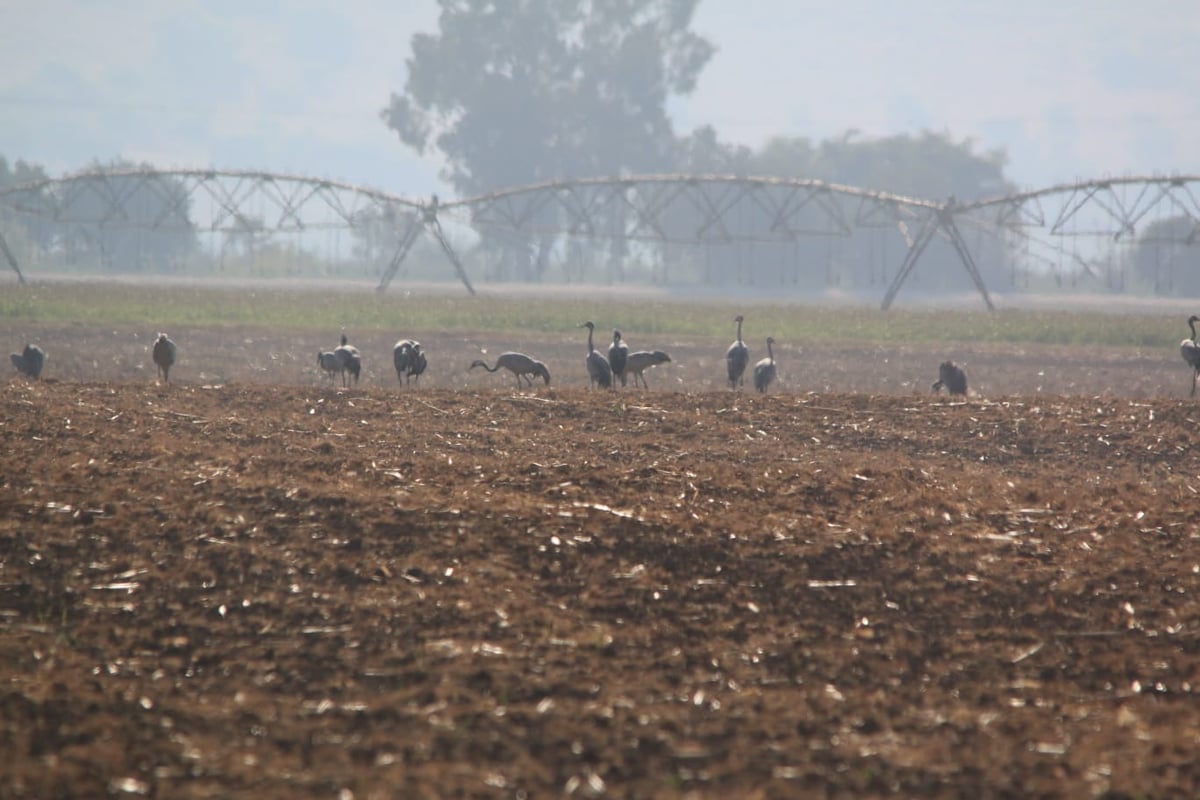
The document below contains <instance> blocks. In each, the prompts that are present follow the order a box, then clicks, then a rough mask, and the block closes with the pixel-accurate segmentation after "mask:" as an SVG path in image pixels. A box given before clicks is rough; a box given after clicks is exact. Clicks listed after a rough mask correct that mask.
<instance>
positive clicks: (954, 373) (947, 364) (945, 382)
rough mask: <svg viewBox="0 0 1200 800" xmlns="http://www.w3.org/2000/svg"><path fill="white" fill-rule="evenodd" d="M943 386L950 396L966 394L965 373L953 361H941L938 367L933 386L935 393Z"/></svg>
mask: <svg viewBox="0 0 1200 800" xmlns="http://www.w3.org/2000/svg"><path fill="white" fill-rule="evenodd" d="M943 386H945V387H946V391H947V392H949V393H950V394H962V395H965V394H966V393H967V373H966V372H964V371H963V368H962V367H960V366H958V365H957V364H955V363H954V362H953V361H943V362H942V363H941V365H940V366H939V367H938V379H937V380H936V381H935V382H934V384H933V391H934V392H935V393H936V392H937V391H938V390H940V389H941V388H942V387H943Z"/></svg>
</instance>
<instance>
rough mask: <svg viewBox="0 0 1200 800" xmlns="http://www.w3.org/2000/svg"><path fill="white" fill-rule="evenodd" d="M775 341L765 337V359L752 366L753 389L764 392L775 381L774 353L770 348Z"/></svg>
mask: <svg viewBox="0 0 1200 800" xmlns="http://www.w3.org/2000/svg"><path fill="white" fill-rule="evenodd" d="M773 344H775V340H774V339H772V338H771V337H770V336H768V337H767V357H766V358H764V359H763V360H762V361H759V362H758V363H757V364H755V365H754V388H755V389H758V390H759V391H760V392H766V391H767V387H768V386H770V385H771V383H772V382H773V381H774V380H775V351H774V350H772V349H771V346H772V345H773Z"/></svg>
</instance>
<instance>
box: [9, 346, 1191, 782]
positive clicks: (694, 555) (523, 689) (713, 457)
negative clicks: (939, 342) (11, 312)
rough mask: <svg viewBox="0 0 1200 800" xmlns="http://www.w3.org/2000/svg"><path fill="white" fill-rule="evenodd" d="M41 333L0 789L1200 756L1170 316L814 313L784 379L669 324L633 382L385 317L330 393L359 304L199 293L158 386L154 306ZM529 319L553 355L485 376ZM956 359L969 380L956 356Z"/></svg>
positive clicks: (882, 775)
mask: <svg viewBox="0 0 1200 800" xmlns="http://www.w3.org/2000/svg"><path fill="white" fill-rule="evenodd" d="M39 333H40V336H39V338H38V341H40V342H41V343H42V344H43V346H45V347H46V348H47V350H48V352H49V353H50V360H49V362H48V364H47V368H46V377H47V380H43V381H40V382H36V383H34V382H29V381H26V380H23V379H19V378H16V377H13V378H11V379H9V380H6V382H5V383H4V384H2V385H0V754H3V755H2V757H0V796H4V797H18V798H23V797H38V798H49V797H99V796H109V795H115V796H147V797H158V798H191V797H255V798H261V799H263V800H265V799H266V798H302V797H339V798H350V797H354V798H373V797H378V798H392V797H437V796H458V797H521V796H529V797H548V796H561V795H571V796H578V797H591V796H629V797H685V796H688V797H691V796H694V797H794V796H809V797H834V796H836V797H875V796H903V797H984V798H986V797H1031V796H1037V797H1072V798H1074V797H1088V796H1093V797H1127V796H1128V797H1141V796H1155V797H1165V796H1174V797H1191V796H1195V792H1196V790H1197V787H1200V760H1198V759H1197V757H1196V754H1197V752H1198V750H1197V748H1198V746H1200V702H1198V699H1197V697H1196V696H1195V693H1196V692H1197V691H1198V690H1200V549H1198V541H1197V534H1198V532H1200V498H1198V497H1197V488H1195V487H1198V486H1200V478H1198V477H1197V476H1198V475H1200V461H1198V460H1197V458H1196V455H1195V450H1194V447H1193V445H1194V443H1195V440H1196V433H1195V431H1196V421H1195V420H1196V419H1197V414H1198V413H1200V410H1198V409H1197V408H1196V406H1195V405H1194V403H1193V402H1192V401H1191V400H1189V399H1187V398H1186V397H1185V396H1184V395H1186V391H1187V389H1188V388H1189V383H1188V381H1189V378H1188V373H1187V372H1186V368H1185V366H1184V365H1183V364H1182V361H1179V360H1178V359H1177V357H1175V358H1170V356H1172V355H1173V354H1170V353H1168V354H1161V357H1160V354H1151V355H1146V356H1143V355H1140V354H1130V353H1128V352H1126V351H1112V352H1094V351H1090V350H1088V351H1083V350H1078V351H1071V350H1066V349H1060V350H1054V351H1051V350H1041V351H1038V352H1029V351H1019V350H1008V351H1000V350H967V351H959V352H950V353H947V352H942V351H936V352H935V351H934V350H932V349H922V348H913V347H906V348H888V349H887V350H886V351H885V350H884V348H882V347H879V348H874V347H872V348H862V347H861V346H859V347H857V348H856V347H855V346H851V345H847V346H846V347H832V346H830V347H821V348H815V347H800V346H798V345H796V344H794V343H793V344H792V345H791V346H790V347H789V346H786V345H783V346H781V349H780V351H779V353H778V354H779V356H780V371H781V378H782V380H781V385H780V387H779V389H780V391H778V392H776V393H772V394H768V395H766V396H759V395H754V394H751V393H748V392H736V393H735V392H730V391H728V390H727V389H724V388H722V386H721V384H722V382H723V380H722V376H721V374H720V369H721V368H722V364H721V363H720V362H721V358H720V354H721V352H722V351H723V347H724V344H727V342H715V343H714V342H690V341H678V342H659V343H653V344H652V346H654V347H662V348H663V349H669V350H671V351H672V354H673V357H674V359H675V360H674V361H673V362H672V363H671V364H669V365H665V366H663V367H659V368H657V369H655V370H652V371H651V372H648V373H647V377H648V379H649V381H650V384H651V386H652V387H654V388H653V389H652V390H651V391H636V392H635V391H633V390H632V389H628V388H627V389H625V390H623V391H619V392H615V393H613V392H589V391H587V390H586V389H584V388H582V384H583V366H582V345H581V343H580V342H581V340H580V338H579V337H578V336H577V335H570V336H564V337H562V338H561V339H554V340H553V341H550V340H546V341H536V340H527V341H521V342H514V343H510V344H506V345H504V346H503V347H495V346H494V345H492V346H491V347H492V352H490V353H489V354H487V355H484V356H481V354H480V352H479V350H480V347H481V345H480V341H481V340H482V339H483V337H458V338H457V339H442V340H438V339H431V340H430V341H429V342H427V346H428V347H429V350H430V368H429V373H428V375H426V376H425V377H424V378H422V381H421V385H420V386H419V387H418V386H411V387H401V386H399V385H398V384H397V383H396V379H395V376H394V374H389V373H390V365H389V364H388V359H389V358H390V342H389V341H387V340H386V338H385V337H377V339H378V341H375V340H365V341H363V342H356V343H357V344H359V346H360V347H362V348H363V350H364V358H365V360H366V371H365V372H364V377H363V381H362V383H360V384H359V385H358V386H357V387H352V388H350V389H347V390H343V389H342V388H341V386H340V383H339V384H337V385H334V384H332V383H331V382H329V381H327V380H326V379H324V378H323V377H321V376H319V375H318V374H317V371H316V364H315V355H316V351H317V349H318V348H319V347H324V348H325V349H328V348H330V347H332V345H333V344H335V343H336V342H334V341H329V342H311V343H310V342H308V341H304V340H303V337H301V336H299V335H296V336H292V337H286V336H279V335H275V334H265V333H263V332H261V331H253V330H246V331H233V330H226V329H222V330H204V329H195V330H189V331H172V334H173V335H174V337H175V338H176V341H178V342H179V346H180V363H179V364H178V365H177V367H176V370H175V371H174V372H173V373H172V379H173V380H172V384H171V385H169V386H165V385H160V384H158V383H156V382H155V380H154V371H153V364H152V363H150V361H149V356H148V350H147V348H148V344H149V341H150V338H151V335H152V333H153V332H152V331H141V332H139V337H138V338H136V339H135V338H133V332H131V331H96V330H90V329H70V330H66V329H61V330H50V329H44V330H41V331H40V332H39ZM10 338H11V337H10ZM419 338H420V337H419ZM20 344H21V342H20V341H11V342H10V349H14V348H18V347H19V345H20ZM637 344H638V345H639V346H642V343H637ZM645 344H646V345H651V343H645ZM510 346H512V347H514V349H524V350H527V351H529V352H531V353H533V354H535V355H542V354H546V355H545V356H543V357H546V356H548V357H546V360H547V363H549V364H550V368H551V372H552V373H553V374H554V381H553V383H552V384H551V386H549V387H545V386H542V385H541V384H538V385H537V386H536V387H535V388H534V389H533V390H521V391H517V390H516V389H515V388H514V387H513V383H512V379H511V376H509V375H508V374H507V373H502V374H497V375H487V374H480V372H479V371H478V370H477V371H475V372H473V373H469V372H467V371H466V365H467V364H469V363H470V360H471V359H473V358H476V357H485V358H494V356H495V355H496V353H498V352H499V350H501V349H508V347H510ZM714 352H715V354H714ZM761 355H763V354H762V353H755V354H754V358H758V357H761ZM947 356H949V357H954V358H956V359H957V360H960V361H963V362H964V363H966V364H967V366H968V371H969V373H970V374H971V376H972V385H973V386H974V387H975V388H976V390H977V391H976V394H974V395H973V396H972V397H969V398H967V399H965V400H964V399H962V398H954V399H951V398H948V397H946V396H935V395H931V394H930V393H929V384H930V383H931V382H932V381H933V380H934V379H935V378H936V376H937V373H936V368H937V363H938V361H940V360H941V359H942V358H943V357H947ZM1177 361H1178V363H1176V362H1177ZM1050 364H1053V365H1054V366H1053V367H1050V366H1048V365H1050ZM1039 373H1040V374H1039ZM1039 390H1040V392H1039Z"/></svg>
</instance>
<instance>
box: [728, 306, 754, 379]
mask: <svg viewBox="0 0 1200 800" xmlns="http://www.w3.org/2000/svg"><path fill="white" fill-rule="evenodd" d="M733 321H734V322H736V323H737V339H736V340H734V342H733V344H731V345H729V349H728V350H726V351H725V367H726V368H727V369H728V371H729V388H730V389H736V388H737V387H739V386H741V385H742V383H743V376H744V375H745V372H746V366H747V365H748V364H749V363H750V350H749V349H748V348H747V347H746V343H745V342H743V341H742V315H741V314H738V315H737V316H736V317H734V318H733Z"/></svg>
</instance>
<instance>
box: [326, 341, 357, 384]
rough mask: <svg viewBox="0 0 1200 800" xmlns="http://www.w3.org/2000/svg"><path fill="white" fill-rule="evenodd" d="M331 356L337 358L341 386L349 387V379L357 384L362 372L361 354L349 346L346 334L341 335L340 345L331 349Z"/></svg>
mask: <svg viewBox="0 0 1200 800" xmlns="http://www.w3.org/2000/svg"><path fill="white" fill-rule="evenodd" d="M333 354H334V355H335V356H337V359H338V364H340V365H341V368H342V386H343V387H346V386H349V385H350V378H354V382H355V383H358V376H359V374H360V373H361V372H362V354H361V353H359V352H358V348H357V347H355V346H354V345H352V344H349V342H348V340H347V339H346V334H344V333H343V334H342V343H341V344H340V345H338V346H337V347H335V348H333Z"/></svg>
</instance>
